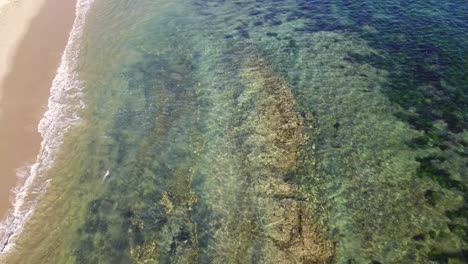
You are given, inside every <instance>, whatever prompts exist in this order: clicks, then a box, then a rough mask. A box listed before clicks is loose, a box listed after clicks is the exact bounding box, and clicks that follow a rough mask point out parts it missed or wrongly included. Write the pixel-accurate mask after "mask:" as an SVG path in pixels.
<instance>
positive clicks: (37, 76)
mask: <svg viewBox="0 0 468 264" xmlns="http://www.w3.org/2000/svg"><path fill="white" fill-rule="evenodd" d="M2 2H5V0H0V8H1V9H0V218H3V217H5V216H6V212H7V210H8V209H9V208H10V206H11V202H12V200H11V198H13V197H14V195H13V193H12V190H13V188H14V187H15V186H16V185H17V184H18V178H17V176H16V172H17V170H18V169H20V168H24V167H25V166H27V165H28V164H32V163H34V161H35V159H36V156H37V154H38V152H39V149H40V142H41V141H42V138H41V137H40V134H39V133H38V131H37V124H38V123H39V120H40V119H41V118H42V115H43V114H44V112H45V111H46V107H47V99H48V97H49V91H50V87H51V84H52V80H53V78H54V76H55V74H56V71H57V68H58V66H59V64H60V59H61V56H62V53H63V50H64V49H65V46H66V43H67V40H68V34H69V32H70V30H71V28H72V25H73V20H74V18H75V2H76V1H75V0H10V2H11V3H7V4H5V5H2Z"/></svg>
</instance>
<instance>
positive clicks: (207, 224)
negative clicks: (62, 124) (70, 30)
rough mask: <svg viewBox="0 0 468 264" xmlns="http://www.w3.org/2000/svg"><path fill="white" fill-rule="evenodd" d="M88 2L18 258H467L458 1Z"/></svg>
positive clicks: (467, 101) (467, 105)
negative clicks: (59, 142)
mask: <svg viewBox="0 0 468 264" xmlns="http://www.w3.org/2000/svg"><path fill="white" fill-rule="evenodd" d="M94 8H95V10H94V14H93V16H92V17H91V18H90V20H89V25H88V27H89V29H88V30H87V35H86V39H85V40H83V41H84V43H85V44H84V45H86V47H87V49H88V50H87V52H86V53H84V54H83V55H82V61H81V62H80V63H81V64H82V67H80V71H81V72H80V77H81V78H83V79H84V80H85V82H86V86H87V90H86V98H85V102H86V105H87V108H86V109H85V110H84V111H83V113H82V116H83V119H84V120H85V122H84V123H83V125H82V126H81V127H79V128H77V129H76V131H72V132H70V133H69V136H68V140H67V141H66V142H65V143H64V146H63V149H62V153H61V157H62V158H61V159H59V161H58V162H57V164H56V166H55V167H54V168H53V169H52V170H51V171H50V173H49V174H50V177H51V178H52V179H57V180H55V182H54V181H53V183H52V184H51V186H50V187H49V188H50V190H49V193H50V194H49V195H52V194H54V193H61V194H62V193H66V194H65V197H66V198H60V199H54V198H50V199H47V198H45V199H44V200H45V201H44V202H42V205H41V203H40V206H42V207H39V209H38V210H42V209H41V208H47V209H44V210H45V211H48V212H49V215H50V214H53V215H55V217H54V218H50V217H49V218H48V219H49V220H48V221H51V222H56V223H57V224H56V225H57V226H56V227H55V229H54V230H55V231H54V232H49V231H48V230H49V229H47V228H45V229H43V230H41V231H37V230H35V229H34V227H29V228H30V230H31V232H38V235H37V236H35V237H32V238H31V237H29V238H22V240H23V241H22V242H21V240H20V242H21V243H24V245H29V244H32V243H36V242H37V241H46V242H45V243H44V244H43V245H44V246H42V247H38V249H37V250H35V251H33V252H31V253H30V255H29V256H28V257H25V258H24V259H23V260H22V261H23V262H24V263H32V262H31V261H32V260H39V262H40V261H42V260H45V259H47V260H48V261H49V262H48V263H113V264H117V263H347V264H353V263H369V264H370V263H372V264H378V263H382V264H383V263H450V264H454V263H467V261H468V192H467V188H468V168H467V167H468V152H467V151H468V132H467V124H468V123H467V122H468V120H467V118H468V95H467V91H468V75H467V69H468V55H467V47H468V2H466V1H459V0H455V1H448V0H444V1H420V0H417V1H377V0H376V1H345V0H341V1H340V0H336V1H331V0H330V1H328V0H309V1H306V0H271V1H266V0H265V1H262V0H257V1H254V0H239V1H223V0H213V1H211V0H209V1H201V0H191V1H179V0H176V1H163V0H158V1H146V0H145V1H139V2H137V1H97V3H96V6H95V7H94ZM103 32H105V34H103ZM110 32H112V34H111V33H110ZM106 34H107V35H106ZM106 171H108V172H109V176H105V177H103V175H104V174H105V173H106ZM46 197H47V195H46ZM51 197H52V196H51ZM60 197H62V196H60ZM57 200H59V201H60V202H57ZM45 215H46V214H45ZM45 215H34V216H33V217H32V220H31V222H32V224H31V225H30V226H33V225H34V223H40V222H41V221H44V220H41V219H46V218H47V217H46V216H45ZM27 228H28V227H26V229H25V230H26V231H25V232H29V231H28V229H27ZM59 240H60V242H57V241H59ZM21 243H20V244H21ZM28 261H29V262H28ZM50 261H52V262H50ZM23 262H21V263H23ZM39 262H36V263H39ZM41 263H42V262H41ZM44 263H45V262H44Z"/></svg>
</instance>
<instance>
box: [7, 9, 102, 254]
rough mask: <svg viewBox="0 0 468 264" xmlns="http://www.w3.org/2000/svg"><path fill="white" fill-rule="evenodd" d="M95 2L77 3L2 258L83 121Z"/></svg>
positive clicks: (22, 176) (9, 222)
mask: <svg viewBox="0 0 468 264" xmlns="http://www.w3.org/2000/svg"><path fill="white" fill-rule="evenodd" d="M0 1H1V0H0ZM93 2H94V0H78V1H77V4H76V18H75V21H74V23H73V28H72V30H71V32H70V36H69V39H68V43H67V46H66V48H65V51H64V53H63V55H62V61H61V64H60V66H59V68H58V70H57V75H56V76H55V78H54V80H53V82H52V87H51V91H50V94H51V95H50V97H49V103H48V110H47V112H46V113H45V114H44V117H43V118H42V119H41V121H40V122H39V126H38V129H39V132H40V133H41V135H42V138H43V141H42V143H41V150H40V152H39V154H38V156H37V161H36V163H35V164H33V165H31V166H30V167H29V168H28V170H27V171H26V172H25V170H20V171H19V173H18V177H19V178H20V181H21V182H22V184H21V185H20V186H19V187H18V188H17V189H16V190H15V200H14V203H13V209H12V210H11V212H10V214H9V216H8V217H7V219H6V220H5V221H4V222H3V223H1V225H0V254H2V253H5V252H7V251H8V250H10V249H11V248H13V247H14V245H15V238H16V237H17V236H18V235H19V234H20V233H21V230H22V229H23V226H24V224H25V222H26V220H27V219H28V217H29V216H30V215H31V214H32V213H33V211H34V209H35V207H36V204H37V201H38V200H39V199H40V197H41V195H42V194H43V193H44V190H45V189H46V188H47V185H48V184H49V183H50V180H48V179H41V177H42V176H44V174H45V172H46V171H47V170H49V169H50V168H51V166H52V165H53V163H54V161H55V159H56V155H57V152H58V149H59V147H60V145H61V144H62V142H63V138H64V135H65V134H66V132H67V131H69V130H70V128H72V127H73V126H75V125H76V124H77V123H78V121H79V116H78V112H79V110H80V109H81V108H83V106H84V104H83V102H82V101H81V100H80V99H81V90H82V89H83V83H82V82H81V81H80V80H79V78H78V76H77V67H78V63H77V60H78V54H79V48H80V39H81V38H82V35H83V27H84V24H85V20H86V17H87V14H88V11H89V9H90V7H91V5H92V3H93Z"/></svg>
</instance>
